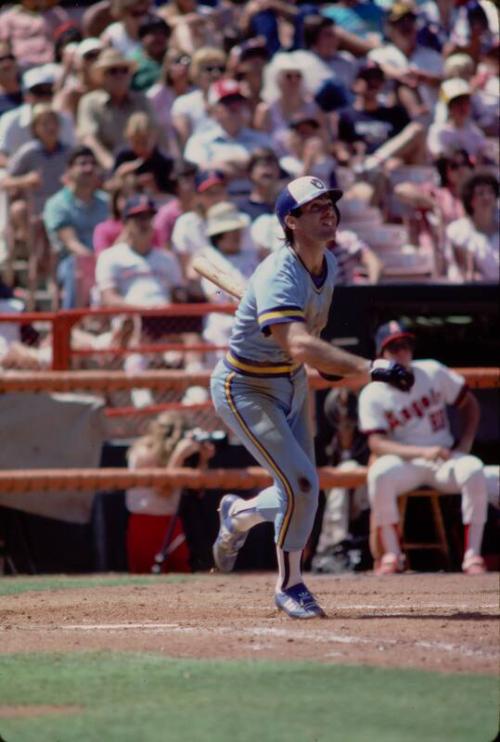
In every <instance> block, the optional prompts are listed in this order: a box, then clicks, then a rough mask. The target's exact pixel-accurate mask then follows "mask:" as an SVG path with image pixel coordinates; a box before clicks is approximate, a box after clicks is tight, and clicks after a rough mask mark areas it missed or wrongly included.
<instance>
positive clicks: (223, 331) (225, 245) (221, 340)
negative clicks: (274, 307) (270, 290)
mask: <svg viewBox="0 0 500 742" xmlns="http://www.w3.org/2000/svg"><path fill="white" fill-rule="evenodd" d="M249 225H250V217H249V216H248V214H245V213H243V212H241V211H238V208H237V207H236V206H235V205H234V204H233V203H231V202H229V201H221V203H218V204H216V205H215V206H212V207H211V208H210V209H208V211H207V226H206V234H207V244H206V245H205V247H204V248H203V249H202V250H201V254H202V255H205V256H206V257H207V258H208V259H209V260H210V261H211V262H212V263H213V264H214V265H215V266H216V267H217V268H219V269H220V270H221V272H224V273H227V274H228V275H230V276H232V277H233V278H234V279H235V281H236V282H237V283H239V284H244V283H245V282H246V279H247V278H249V276H251V274H252V273H253V271H254V270H255V268H256V267H257V264H258V262H259V259H258V253H257V250H256V249H255V247H254V246H253V245H252V244H249V243H248V241H246V242H245V231H246V229H247V228H248V226H249ZM201 286H202V289H203V291H204V293H205V295H206V297H207V299H208V301H210V302H212V303H215V304H220V303H223V304H224V303H226V302H227V301H229V297H228V295H227V294H225V293H224V292H221V291H220V289H217V287H216V286H214V284H213V283H211V282H210V281H207V280H205V279H203V280H202V283H201ZM233 322H234V317H233V316H232V315H228V314H218V313H216V312H211V313H210V314H209V315H208V316H207V317H206V319H205V327H204V330H203V338H204V339H205V340H206V341H207V342H209V343H213V344H214V345H220V346H227V345H228V343H229V337H230V335H231V328H232V326H233ZM222 355H224V353H223V352H219V353H218V354H217V357H222Z"/></svg>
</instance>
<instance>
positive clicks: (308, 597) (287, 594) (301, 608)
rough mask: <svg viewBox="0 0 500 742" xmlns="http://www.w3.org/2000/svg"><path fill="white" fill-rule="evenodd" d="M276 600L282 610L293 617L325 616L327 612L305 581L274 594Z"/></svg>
mask: <svg viewBox="0 0 500 742" xmlns="http://www.w3.org/2000/svg"><path fill="white" fill-rule="evenodd" d="M274 602H275V603H276V605H277V607H278V608H279V609H280V611H283V612H284V613H287V614H288V615H289V616H290V617H291V618H325V617H326V613H325V612H324V610H323V608H321V606H320V605H318V603H317V602H316V598H315V597H314V595H313V594H312V593H310V592H309V590H308V589H307V587H306V586H305V585H304V583H303V582H299V584H298V585H293V586H292V587H289V588H287V590H280V591H279V592H278V593H276V594H275V596H274Z"/></svg>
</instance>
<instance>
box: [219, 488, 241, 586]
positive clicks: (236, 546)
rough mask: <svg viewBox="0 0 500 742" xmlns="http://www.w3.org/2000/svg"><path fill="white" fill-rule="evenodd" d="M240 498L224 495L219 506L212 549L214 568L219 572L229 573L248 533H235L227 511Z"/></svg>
mask: <svg viewBox="0 0 500 742" xmlns="http://www.w3.org/2000/svg"><path fill="white" fill-rule="evenodd" d="M240 499H241V498H240V497H238V496H237V495H225V496H224V497H223V498H222V500H221V501H220V505H219V510H218V512H219V521H220V527H219V533H218V534H217V538H216V539H215V542H214V545H213V547H212V553H213V555H214V562H215V566H216V567H217V569H218V570H219V571H220V572H231V570H232V569H233V567H234V563H235V561H236V557H237V556H238V552H239V550H240V549H241V547H242V546H243V544H244V543H245V541H246V538H247V535H248V531H244V532H242V531H237V530H236V529H235V528H234V526H233V523H232V519H231V516H230V515H229V511H230V510H231V507H232V506H233V504H234V503H235V502H236V501H237V500H240Z"/></svg>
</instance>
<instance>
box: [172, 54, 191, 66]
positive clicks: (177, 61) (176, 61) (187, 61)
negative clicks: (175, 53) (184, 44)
mask: <svg viewBox="0 0 500 742" xmlns="http://www.w3.org/2000/svg"><path fill="white" fill-rule="evenodd" d="M172 64H183V65H185V66H186V67H187V66H188V65H189V64H191V57H188V55H187V54H183V55H182V56H181V57H176V58H175V59H174V60H173V62H172Z"/></svg>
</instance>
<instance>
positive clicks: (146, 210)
mask: <svg viewBox="0 0 500 742" xmlns="http://www.w3.org/2000/svg"><path fill="white" fill-rule="evenodd" d="M156 211H157V209H156V204H155V202H154V201H153V199H152V198H150V197H149V196H146V195H144V194H142V193H139V194H137V195H135V196H130V198H128V199H127V200H126V202H125V206H124V208H123V215H122V218H123V219H129V218H130V217H134V216H139V215H140V214H151V215H153V214H156Z"/></svg>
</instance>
